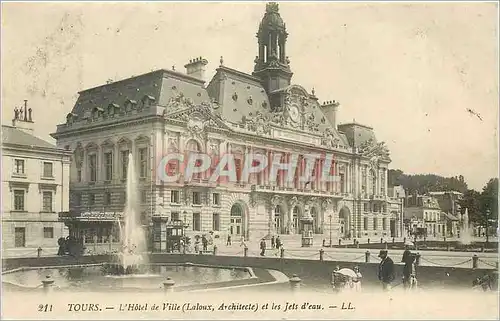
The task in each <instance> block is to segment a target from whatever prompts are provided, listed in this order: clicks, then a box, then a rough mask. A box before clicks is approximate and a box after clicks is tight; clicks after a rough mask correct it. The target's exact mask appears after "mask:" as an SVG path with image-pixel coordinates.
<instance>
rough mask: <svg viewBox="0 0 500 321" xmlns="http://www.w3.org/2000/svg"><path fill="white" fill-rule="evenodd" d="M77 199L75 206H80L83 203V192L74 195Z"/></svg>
mask: <svg viewBox="0 0 500 321" xmlns="http://www.w3.org/2000/svg"><path fill="white" fill-rule="evenodd" d="M74 200H75V203H74V204H75V206H80V205H81V204H82V195H81V194H75V196H74Z"/></svg>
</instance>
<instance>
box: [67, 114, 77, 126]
mask: <svg viewBox="0 0 500 321" xmlns="http://www.w3.org/2000/svg"><path fill="white" fill-rule="evenodd" d="M76 118H77V115H76V114H73V113H69V114H68V115H67V116H66V123H68V124H72V123H74V122H75V120H76Z"/></svg>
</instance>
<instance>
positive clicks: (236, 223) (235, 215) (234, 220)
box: [229, 204, 246, 237]
mask: <svg viewBox="0 0 500 321" xmlns="http://www.w3.org/2000/svg"><path fill="white" fill-rule="evenodd" d="M229 233H230V234H231V235H233V236H236V237H241V236H246V230H245V222H244V210H243V207H242V206H241V204H234V205H233V206H232V207H231V213H230V223H229Z"/></svg>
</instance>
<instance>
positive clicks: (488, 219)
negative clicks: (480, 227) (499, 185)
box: [486, 209, 490, 244]
mask: <svg viewBox="0 0 500 321" xmlns="http://www.w3.org/2000/svg"><path fill="white" fill-rule="evenodd" d="M489 221H490V209H487V210H486V244H488V242H489V240H490V238H489V235H488V230H489V223H490V222H489Z"/></svg>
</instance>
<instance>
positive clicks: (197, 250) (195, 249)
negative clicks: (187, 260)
mask: <svg viewBox="0 0 500 321" xmlns="http://www.w3.org/2000/svg"><path fill="white" fill-rule="evenodd" d="M194 253H196V254H198V253H200V241H198V240H196V242H195V243H194Z"/></svg>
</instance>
